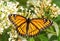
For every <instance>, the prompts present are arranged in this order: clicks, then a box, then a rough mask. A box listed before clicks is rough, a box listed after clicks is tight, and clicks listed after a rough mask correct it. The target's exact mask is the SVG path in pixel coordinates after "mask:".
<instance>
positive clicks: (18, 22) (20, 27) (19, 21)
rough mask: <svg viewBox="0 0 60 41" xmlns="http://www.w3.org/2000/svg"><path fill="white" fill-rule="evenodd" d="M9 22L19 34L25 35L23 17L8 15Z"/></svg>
mask: <svg viewBox="0 0 60 41" xmlns="http://www.w3.org/2000/svg"><path fill="white" fill-rule="evenodd" d="M8 17H9V20H10V21H11V22H12V23H13V24H14V25H15V26H16V29H17V31H18V33H19V34H21V35H25V34H26V25H27V23H26V19H25V17H23V16H20V15H17V14H10V15H9V16H8Z"/></svg>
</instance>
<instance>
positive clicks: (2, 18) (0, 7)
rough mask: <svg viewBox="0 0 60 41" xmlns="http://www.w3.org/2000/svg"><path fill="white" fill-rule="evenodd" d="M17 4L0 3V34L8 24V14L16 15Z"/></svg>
mask: <svg viewBox="0 0 60 41" xmlns="http://www.w3.org/2000/svg"><path fill="white" fill-rule="evenodd" d="M18 4H19V3H18V2H16V3H14V2H6V3H5V2H4V1H0V29H1V30H0V34H2V32H3V30H4V29H6V28H8V27H9V25H10V23H9V22H8V15H9V14H16V13H17V11H18V8H17V5H18Z"/></svg>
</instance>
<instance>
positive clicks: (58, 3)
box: [52, 0, 60, 7]
mask: <svg viewBox="0 0 60 41" xmlns="http://www.w3.org/2000/svg"><path fill="white" fill-rule="evenodd" d="M52 2H53V3H55V4H56V5H58V6H59V7H60V0H52Z"/></svg>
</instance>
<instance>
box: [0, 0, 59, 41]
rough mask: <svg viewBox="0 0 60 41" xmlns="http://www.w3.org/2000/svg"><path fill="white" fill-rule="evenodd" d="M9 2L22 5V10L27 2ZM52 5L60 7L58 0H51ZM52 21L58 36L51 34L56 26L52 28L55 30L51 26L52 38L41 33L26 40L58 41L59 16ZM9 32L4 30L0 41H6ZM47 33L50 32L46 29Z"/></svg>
mask: <svg viewBox="0 0 60 41" xmlns="http://www.w3.org/2000/svg"><path fill="white" fill-rule="evenodd" d="M10 1H12V2H15V1H17V2H19V3H20V4H19V5H22V6H23V7H24V8H25V7H27V6H26V2H27V1H28V0H10ZM52 3H55V4H56V5H57V6H59V7H60V0H52ZM52 20H53V21H54V22H55V25H57V26H58V29H57V31H58V30H59V32H58V36H57V35H56V34H55V35H53V33H54V32H55V31H56V27H57V26H55V27H54V28H55V29H54V28H53V26H51V28H50V29H51V30H52V33H51V34H52V36H51V37H50V38H48V36H47V33H48V32H45V31H42V33H41V34H40V35H38V36H36V37H29V38H27V41H60V15H59V16H58V17H56V18H53V19H52ZM10 30H11V28H8V29H5V30H4V32H3V33H2V35H0V41H8V38H9V37H10V36H9V35H8V34H7V32H9V31H10ZM48 31H50V30H49V29H48ZM49 36H50V33H49Z"/></svg>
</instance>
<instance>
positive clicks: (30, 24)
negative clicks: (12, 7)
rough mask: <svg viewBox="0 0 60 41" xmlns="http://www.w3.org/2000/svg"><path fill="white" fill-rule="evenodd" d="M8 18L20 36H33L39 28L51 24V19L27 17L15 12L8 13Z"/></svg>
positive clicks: (41, 28)
mask: <svg viewBox="0 0 60 41" xmlns="http://www.w3.org/2000/svg"><path fill="white" fill-rule="evenodd" d="M8 18H9V20H10V21H11V22H12V23H13V24H14V25H15V27H16V30H17V31H18V33H19V34H20V35H22V36H35V35H37V34H38V33H39V32H40V31H41V30H43V29H44V28H47V27H48V26H50V25H51V24H52V21H51V20H47V19H45V18H33V19H30V18H28V19H27V18H25V17H23V16H21V15H17V14H10V15H9V16H8Z"/></svg>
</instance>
